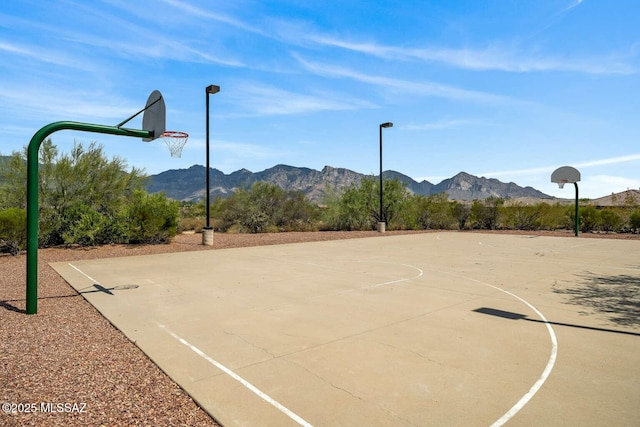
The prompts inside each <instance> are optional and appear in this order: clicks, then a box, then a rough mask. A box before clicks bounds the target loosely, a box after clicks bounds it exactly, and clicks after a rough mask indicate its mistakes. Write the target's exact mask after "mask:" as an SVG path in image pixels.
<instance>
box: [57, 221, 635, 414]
mask: <svg viewBox="0 0 640 427" xmlns="http://www.w3.org/2000/svg"><path fill="white" fill-rule="evenodd" d="M52 266H53V267H54V268H55V269H56V271H58V272H59V273H60V274H61V275H62V276H63V277H64V278H65V279H66V280H67V281H68V282H69V283H70V284H71V285H72V286H73V287H74V288H76V289H77V290H78V291H79V292H81V293H82V295H83V296H84V297H85V298H86V299H87V300H88V301H89V302H90V303H91V304H93V305H94V306H95V307H96V308H97V309H98V310H99V311H100V312H101V313H102V314H103V315H104V316H106V317H107V318H108V319H109V320H110V321H111V322H112V323H113V324H114V325H115V326H116V327H117V328H119V329H120V330H121V331H122V332H123V333H125V334H126V335H127V336H128V337H129V338H130V339H131V340H132V341H134V342H135V343H136V344H137V345H138V346H139V347H140V348H141V349H142V350H143V351H144V352H145V353H147V354H148V355H149V357H151V359H153V360H154V361H155V363H156V364H158V366H160V367H161V368H162V369H163V370H164V371H165V372H167V373H168V374H169V375H170V376H171V377H172V378H173V379H174V380H175V381H176V382H177V383H178V384H180V385H181V386H182V387H183V388H184V389H185V390H186V391H187V392H188V393H189V394H190V395H191V396H192V397H193V398H194V399H195V400H196V401H197V402H198V403H199V404H200V405H201V406H202V407H203V408H204V409H205V410H207V411H208V412H209V413H210V414H211V415H212V416H213V417H214V418H216V419H217V420H218V421H220V422H221V423H223V424H224V425H225V426H233V425H243V426H285V425H317V426H329V425H330V426H335V425H347V426H356V425H357V426H363V425H380V426H403V425H405V426H426V425H447V426H471V425H473V426H476V425H477V426H487V425H492V424H494V423H496V425H501V424H505V423H506V424H508V425H513V426H530V425H545V426H554V425H558V426H559V425H582V426H586V425H593V426H595V425H598V426H602V425H616V426H622V425H629V426H631V425H636V426H637V422H638V420H639V419H640V405H639V402H640V319H639V318H638V314H639V301H640V242H638V241H621V240H604V239H580V238H554V237H535V236H512V235H511V236H507V235H493V234H472V233H455V232H452V233H434V234H418V235H406V236H385V237H373V238H366V239H353V240H338V241H328V242H314V243H301V244H289V245H278V246H263V247H253V248H239V249H225V250H213V251H198V252H183V253H174V254H162V255H149V256H136V257H128V258H112V259H104V260H87V261H73V262H72V263H55V264H52Z"/></svg>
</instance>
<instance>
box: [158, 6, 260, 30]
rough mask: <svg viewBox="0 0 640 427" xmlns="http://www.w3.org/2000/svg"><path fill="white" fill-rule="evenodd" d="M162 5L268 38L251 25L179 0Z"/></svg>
mask: <svg viewBox="0 0 640 427" xmlns="http://www.w3.org/2000/svg"><path fill="white" fill-rule="evenodd" d="M161 1H162V2H163V3H166V4H169V5H171V6H173V7H175V8H176V9H179V10H181V11H182V12H186V13H189V14H191V15H193V16H196V17H198V18H204V19H208V20H212V21H217V22H221V23H224V24H227V25H230V26H232V27H235V28H238V29H240V30H244V31H248V32H251V33H255V34H260V35H263V36H270V35H269V33H268V32H266V31H264V30H262V29H261V28H258V27H255V26H253V25H249V24H247V23H246V22H243V21H240V20H238V19H235V18H232V17H230V16H227V15H223V14H219V13H213V12H211V11H209V10H206V9H201V8H199V7H197V6H193V5H192V4H189V3H186V2H183V1H179V0H161Z"/></svg>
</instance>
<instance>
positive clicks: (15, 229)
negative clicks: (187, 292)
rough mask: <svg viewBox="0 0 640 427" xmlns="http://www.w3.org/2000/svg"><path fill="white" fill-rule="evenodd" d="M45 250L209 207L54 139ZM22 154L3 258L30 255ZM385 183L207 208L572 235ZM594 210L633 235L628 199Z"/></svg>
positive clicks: (182, 223)
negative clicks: (318, 197)
mask: <svg viewBox="0 0 640 427" xmlns="http://www.w3.org/2000/svg"><path fill="white" fill-rule="evenodd" d="M39 161H40V173H39V190H40V193H39V199H40V206H39V242H38V244H39V246H40V247H49V246H60V245H66V246H72V245H82V246H91V245H103V244H110V243H166V242H168V241H169V240H170V239H171V238H173V237H174V236H175V235H176V233H178V232H183V231H196V232H198V231H200V230H201V229H202V227H203V226H204V225H205V206H204V204H203V203H179V202H177V201H175V200H172V199H169V198H167V197H166V196H165V195H164V194H163V193H155V194H148V193H147V192H146V191H145V190H144V183H145V175H144V174H143V172H142V171H141V170H139V169H136V168H130V169H128V168H127V164H126V162H125V161H124V160H123V159H121V158H119V157H114V158H113V159H108V158H107V157H106V156H105V154H104V152H103V150H102V147H101V146H100V145H98V144H96V143H91V144H89V146H88V147H85V146H83V145H82V144H79V143H75V144H74V146H73V148H72V150H71V151H70V152H69V153H68V154H59V152H58V149H57V148H56V146H55V145H54V144H53V143H52V142H51V140H46V141H44V143H43V144H42V147H41V149H40V159H39ZM26 176H27V171H26V149H25V150H24V151H23V152H14V153H13V154H12V155H11V156H10V157H8V158H5V159H4V162H3V164H1V165H0V251H2V252H10V253H14V254H15V253H18V252H19V250H21V249H24V248H25V246H26ZM383 190H384V191H383V194H384V196H383V200H382V209H380V198H379V194H380V183H379V180H378V178H376V177H374V176H369V177H365V178H364V179H362V180H361V181H359V182H358V183H356V184H352V185H351V186H350V187H348V188H346V189H344V190H343V191H340V192H338V191H336V190H335V189H334V188H327V189H326V190H325V196H324V199H323V200H322V202H321V203H313V202H310V201H309V200H307V199H306V198H305V196H304V194H303V193H302V192H299V191H286V190H283V189H281V188H280V187H278V186H277V185H275V184H270V183H267V182H256V183H254V184H253V185H251V186H250V187H247V188H241V189H238V190H237V191H235V193H233V194H232V195H231V196H229V197H226V198H217V199H215V200H214V201H213V203H212V205H211V207H210V214H211V223H212V225H213V226H214V229H215V230H216V231H218V232H229V233H264V232H281V231H319V230H335V231H366V230H374V229H375V227H376V223H377V222H378V221H385V222H386V224H387V229H389V230H472V229H479V230H500V229H509V230H560V229H567V230H571V229H573V227H574V221H575V218H574V216H575V213H574V207H573V206H572V205H566V204H560V203H553V204H552V203H546V202H542V201H541V202H537V203H534V204H525V203H523V202H518V201H512V200H505V199H502V198H498V197H489V198H486V199H483V200H474V201H469V202H462V201H455V200H449V198H448V196H447V194H446V193H439V194H434V195H430V196H423V195H417V194H413V193H411V192H410V191H409V190H407V188H406V186H405V184H403V183H402V182H400V181H399V180H397V179H393V180H392V179H387V180H384V182H383ZM622 202H623V203H619V204H618V205H617V206H609V207H602V208H599V207H596V206H593V205H590V204H588V200H581V205H582V206H581V208H580V223H579V225H580V230H581V231H582V232H583V233H587V232H603V233H613V232H615V233H637V232H638V230H639V229H640V206H639V205H638V202H637V201H635V200H624V201H622Z"/></svg>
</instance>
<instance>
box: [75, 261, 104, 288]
mask: <svg viewBox="0 0 640 427" xmlns="http://www.w3.org/2000/svg"><path fill="white" fill-rule="evenodd" d="M68 265H69V267H71V268H73V269H74V270H76V271H77V272H78V273H80V274H82V275H83V276H84V277H86V278H87V279H89V280H91V281H92V282H93V283H94V284H96V285H99V284H100V282H98V281H97V280H96V279H94V278H93V277H91V276H89V275H88V274H87V273H85V272H84V271H82V270H80V269H79V268H78V267H76V266H75V265H73V264H71V263H68Z"/></svg>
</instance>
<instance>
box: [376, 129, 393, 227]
mask: <svg viewBox="0 0 640 427" xmlns="http://www.w3.org/2000/svg"><path fill="white" fill-rule="evenodd" d="M392 126H393V123H391V122H386V123H381V124H380V213H379V218H378V232H380V233H384V232H385V229H386V223H385V221H384V220H385V218H384V216H383V215H382V128H390V127H392Z"/></svg>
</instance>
